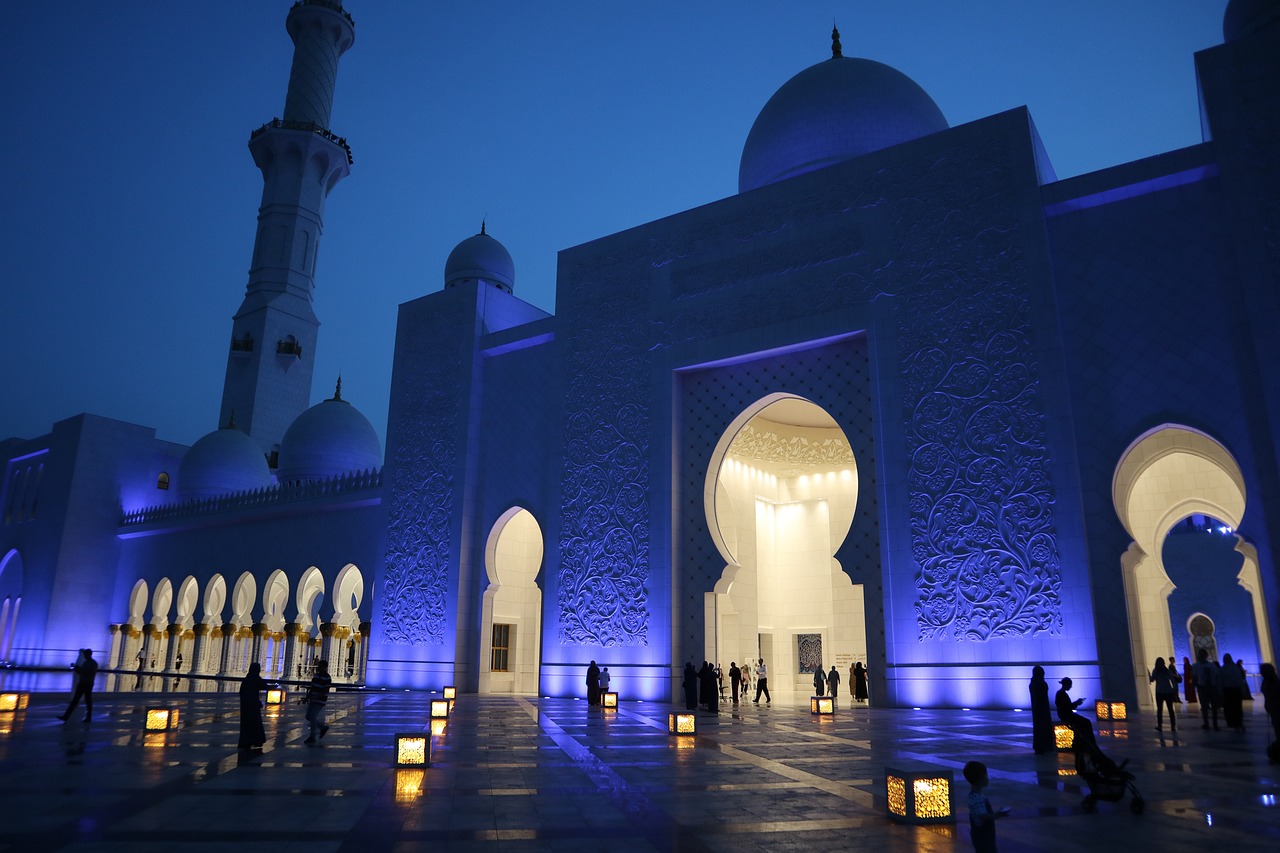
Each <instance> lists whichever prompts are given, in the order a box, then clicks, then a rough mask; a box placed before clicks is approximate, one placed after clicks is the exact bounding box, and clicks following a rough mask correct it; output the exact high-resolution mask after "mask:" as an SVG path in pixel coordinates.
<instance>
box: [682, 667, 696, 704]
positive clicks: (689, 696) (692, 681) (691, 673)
mask: <svg viewBox="0 0 1280 853" xmlns="http://www.w3.org/2000/svg"><path fill="white" fill-rule="evenodd" d="M680 686H681V687H683V688H684V709H685V710H686V711H696V710H698V671H697V670H696V669H694V668H693V661H689V662H688V663H686V664H685V665H684V680H683V681H681V682H680Z"/></svg>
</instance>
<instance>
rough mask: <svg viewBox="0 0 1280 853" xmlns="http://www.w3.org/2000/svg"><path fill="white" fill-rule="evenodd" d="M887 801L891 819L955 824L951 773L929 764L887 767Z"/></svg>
mask: <svg viewBox="0 0 1280 853" xmlns="http://www.w3.org/2000/svg"><path fill="white" fill-rule="evenodd" d="M884 784H885V802H886V806H885V807H886V809H887V810H888V813H889V817H891V818H893V819H894V820H896V821H900V822H902V823H917V824H924V823H951V822H952V821H954V820H955V815H954V814H953V813H952V811H951V787H952V775H951V771H950V770H945V769H943V768H941V767H930V766H929V765H927V764H904V765H899V766H897V767H885V769H884Z"/></svg>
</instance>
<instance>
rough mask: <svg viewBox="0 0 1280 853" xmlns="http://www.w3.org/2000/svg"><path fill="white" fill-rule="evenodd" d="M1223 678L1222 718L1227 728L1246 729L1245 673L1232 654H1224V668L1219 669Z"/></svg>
mask: <svg viewBox="0 0 1280 853" xmlns="http://www.w3.org/2000/svg"><path fill="white" fill-rule="evenodd" d="M1218 672H1219V673H1220V674H1221V676H1222V680H1221V681H1219V682H1218V686H1219V690H1220V692H1219V699H1220V704H1221V705H1222V718H1223V720H1224V721H1225V722H1226V724H1227V728H1229V729H1235V730H1236V731H1238V732H1242V731H1244V704H1243V703H1244V674H1243V673H1242V672H1241V670H1240V667H1238V666H1236V662H1235V661H1234V660H1232V659H1231V655H1223V656H1222V668H1221V669H1219V670H1218Z"/></svg>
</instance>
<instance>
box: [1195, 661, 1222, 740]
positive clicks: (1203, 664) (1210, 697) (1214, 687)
mask: <svg viewBox="0 0 1280 853" xmlns="http://www.w3.org/2000/svg"><path fill="white" fill-rule="evenodd" d="M1191 672H1192V673H1193V674H1194V675H1195V679H1196V691H1197V692H1198V693H1199V694H1200V718H1201V720H1203V724H1202V725H1201V726H1200V728H1202V729H1207V728H1209V718H1210V717H1211V716H1212V717H1213V729H1214V731H1217V730H1218V704H1219V702H1221V699H1220V698H1219V697H1220V696H1221V693H1220V690H1221V688H1222V677H1221V675H1219V673H1218V662H1217V661H1212V660H1209V652H1208V650H1207V649H1197V650H1196V662H1195V663H1194V664H1192V666H1191Z"/></svg>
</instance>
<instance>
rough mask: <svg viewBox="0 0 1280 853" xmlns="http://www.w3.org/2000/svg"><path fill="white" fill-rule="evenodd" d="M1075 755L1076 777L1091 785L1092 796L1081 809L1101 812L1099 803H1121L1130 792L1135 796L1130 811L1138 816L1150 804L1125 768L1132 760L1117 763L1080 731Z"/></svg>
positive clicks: (1083, 802) (1081, 804)
mask: <svg viewBox="0 0 1280 853" xmlns="http://www.w3.org/2000/svg"><path fill="white" fill-rule="evenodd" d="M1075 754H1076V775H1077V776H1079V777H1080V778H1081V779H1083V780H1084V781H1085V784H1087V785H1088V786H1089V794H1088V796H1086V797H1085V798H1084V800H1083V801H1082V802H1081V803H1080V807H1081V808H1083V809H1084V810H1085V811H1087V812H1093V811H1097V809H1098V800H1105V801H1106V802H1108V803H1118V802H1120V801H1121V800H1123V799H1124V795H1125V793H1126V792H1128V793H1131V794H1132V795H1133V799H1132V800H1131V801H1130V803H1129V810H1130V811H1131V812H1133V813H1134V814H1142V810H1143V808H1145V806H1146V803H1144V802H1143V799H1142V794H1141V793H1140V792H1139V791H1138V786H1137V785H1135V784H1134V783H1133V780H1134V776H1133V774H1132V773H1130V772H1128V771H1127V770H1125V769H1124V768H1125V765H1126V764H1128V763H1129V760H1128V759H1125V760H1124V761H1122V762H1121V763H1120V764H1116V763H1115V762H1114V761H1112V760H1111V759H1110V758H1107V756H1106V755H1104V754H1103V752H1102V750H1101V749H1099V748H1098V744H1097V741H1092V740H1091V739H1090V738H1087V737H1080V736H1079V733H1078V732H1077V736H1076V743H1075Z"/></svg>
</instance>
